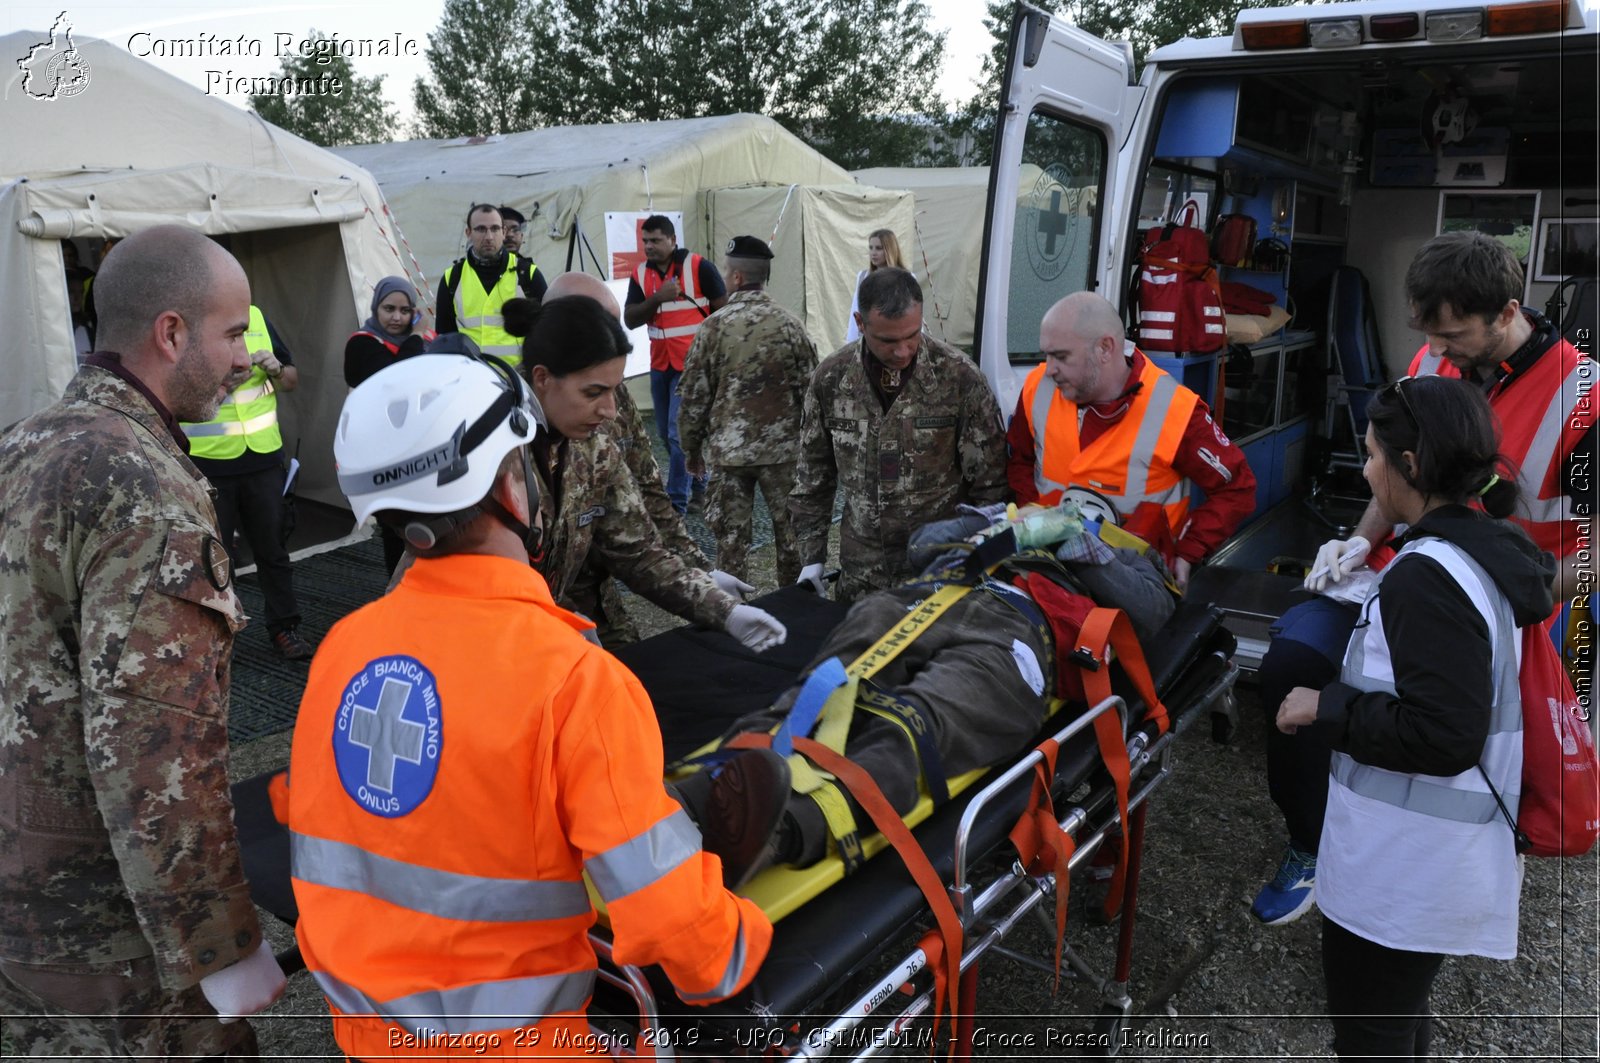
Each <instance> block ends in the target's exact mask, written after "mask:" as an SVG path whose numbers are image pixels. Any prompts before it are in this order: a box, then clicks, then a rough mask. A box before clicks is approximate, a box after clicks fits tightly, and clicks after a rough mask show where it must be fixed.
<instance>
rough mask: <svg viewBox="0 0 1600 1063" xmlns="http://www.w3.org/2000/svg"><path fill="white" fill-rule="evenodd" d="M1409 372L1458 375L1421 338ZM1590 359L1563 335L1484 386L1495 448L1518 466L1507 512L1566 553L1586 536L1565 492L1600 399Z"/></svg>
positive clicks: (1547, 546) (1546, 546)
mask: <svg viewBox="0 0 1600 1063" xmlns="http://www.w3.org/2000/svg"><path fill="white" fill-rule="evenodd" d="M1408 371H1409V373H1410V374H1411V375H1412V376H1443V377H1453V378H1456V379H1460V377H1461V370H1459V369H1457V368H1456V367H1455V366H1453V365H1451V364H1450V363H1449V362H1447V361H1445V360H1444V359H1443V358H1441V357H1439V356H1438V355H1436V354H1434V353H1433V352H1432V351H1431V350H1430V349H1429V347H1428V345H1427V344H1426V343H1425V344H1423V345H1422V347H1421V349H1419V350H1418V351H1417V353H1416V354H1415V355H1414V356H1413V357H1412V359H1411V368H1410V369H1409V370H1408ZM1594 379H1595V365H1594V362H1592V361H1590V360H1589V358H1588V357H1587V356H1586V355H1584V354H1582V353H1580V352H1579V351H1578V349H1577V348H1576V347H1574V346H1573V345H1572V344H1571V343H1568V342H1567V341H1566V340H1564V339H1558V340H1557V341H1556V342H1555V343H1554V344H1553V345H1552V346H1551V347H1550V348H1549V349H1547V350H1546V351H1545V352H1544V353H1543V354H1541V355H1540V356H1539V357H1538V358H1536V359H1534V361H1533V364H1532V365H1529V366H1528V367H1527V368H1526V369H1524V370H1522V371H1521V372H1518V373H1517V374H1515V375H1514V376H1512V377H1510V378H1509V379H1507V380H1505V381H1503V382H1501V383H1499V384H1496V385H1495V386H1494V387H1493V388H1491V389H1490V390H1489V392H1488V398H1489V406H1490V408H1492V409H1493V410H1494V414H1495V417H1496V418H1498V419H1499V421H1500V452H1501V453H1502V454H1504V455H1505V456H1506V457H1507V458H1509V459H1510V460H1511V462H1512V468H1514V469H1516V470H1517V487H1518V488H1519V489H1520V490H1521V492H1522V497H1521V498H1520V499H1519V500H1518V501H1517V508H1516V510H1515V511H1514V512H1513V513H1512V514H1511V519H1512V520H1514V521H1516V522H1517V523H1518V524H1520V525H1522V527H1523V528H1524V529H1525V530H1526V531H1527V533H1528V537H1529V538H1531V539H1532V540H1533V541H1534V542H1535V543H1537V544H1538V546H1539V549H1541V550H1548V551H1550V552H1551V553H1552V554H1554V555H1555V556H1556V557H1558V558H1561V557H1566V556H1567V555H1569V554H1571V553H1572V552H1573V551H1574V550H1576V549H1577V548H1578V546H1579V545H1581V544H1583V543H1584V542H1586V541H1587V540H1586V537H1585V536H1583V535H1580V534H1578V530H1577V529H1576V528H1575V527H1574V523H1573V518H1574V517H1575V516H1577V515H1578V514H1575V513H1574V507H1573V503H1572V499H1571V498H1569V497H1568V496H1567V493H1566V477H1565V475H1564V470H1565V468H1566V462H1567V456H1568V455H1569V454H1571V453H1572V451H1573V448H1575V447H1576V446H1577V445H1578V443H1579V442H1581V441H1582V439H1583V436H1584V433H1586V432H1588V431H1589V429H1590V428H1592V427H1593V426H1594V423H1595V404H1596V402H1597V401H1600V399H1597V397H1596V395H1595V394H1594V393H1592V392H1591V391H1590V390H1589V385H1590V384H1592V383H1593V382H1594Z"/></svg>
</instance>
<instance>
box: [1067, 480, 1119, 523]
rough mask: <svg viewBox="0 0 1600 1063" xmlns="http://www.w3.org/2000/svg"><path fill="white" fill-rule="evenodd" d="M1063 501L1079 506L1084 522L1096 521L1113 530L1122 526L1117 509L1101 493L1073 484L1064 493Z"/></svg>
mask: <svg viewBox="0 0 1600 1063" xmlns="http://www.w3.org/2000/svg"><path fill="white" fill-rule="evenodd" d="M1062 500H1063V501H1066V502H1071V503H1072V504H1073V505H1075V506H1077V507H1078V513H1079V515H1080V516H1082V517H1083V519H1084V520H1096V521H1099V522H1100V523H1101V524H1109V525H1111V526H1112V527H1113V528H1115V527H1120V526H1121V524H1122V521H1121V519H1119V518H1118V517H1117V507H1116V506H1114V505H1112V504H1111V500H1110V499H1109V498H1107V497H1106V496H1105V495H1103V494H1101V493H1100V492H1099V491H1094V490H1091V489H1089V488H1087V487H1079V486H1078V485H1077V484H1073V485H1072V486H1071V487H1069V488H1067V489H1066V491H1065V492H1063V493H1062Z"/></svg>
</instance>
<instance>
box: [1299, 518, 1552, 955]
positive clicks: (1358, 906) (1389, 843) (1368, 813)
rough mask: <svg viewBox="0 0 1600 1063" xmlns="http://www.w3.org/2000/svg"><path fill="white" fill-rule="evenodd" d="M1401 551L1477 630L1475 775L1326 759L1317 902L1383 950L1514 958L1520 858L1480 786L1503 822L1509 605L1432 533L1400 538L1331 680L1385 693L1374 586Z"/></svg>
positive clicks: (1511, 705)
mask: <svg viewBox="0 0 1600 1063" xmlns="http://www.w3.org/2000/svg"><path fill="white" fill-rule="evenodd" d="M1410 554H1420V555H1423V556H1425V557H1428V558H1431V559H1432V560H1434V561H1435V562H1437V563H1438V564H1439V565H1440V566H1441V567H1442V568H1444V570H1445V571H1446V572H1447V573H1449V575H1450V577H1451V578H1452V579H1454V580H1455V582H1456V583H1457V584H1458V585H1459V586H1460V587H1461V589H1462V591H1463V592H1464V593H1465V594H1466V596H1467V598H1468V599H1469V600H1470V601H1471V602H1472V604H1473V606H1474V607H1476V609H1477V611H1478V614H1479V615H1480V616H1482V617H1483V622H1484V623H1485V624H1486V625H1487V627H1488V631H1489V640H1490V646H1491V647H1492V648H1491V662H1490V669H1489V672H1490V681H1491V682H1492V684H1493V690H1492V691H1491V692H1490V693H1491V696H1492V698H1493V701H1492V709H1491V717H1490V722H1489V728H1488V730H1489V736H1488V739H1487V741H1486V742H1485V743H1484V747H1483V754H1482V756H1481V757H1480V759H1479V765H1481V767H1482V771H1480V770H1479V768H1478V767H1476V766H1475V767H1472V768H1469V769H1468V770H1466V771H1464V772H1462V773H1460V774H1459V775H1453V776H1448V777H1446V776H1441V775H1422V774H1417V773H1408V772H1398V771H1390V770H1388V769H1386V768H1379V767H1375V766H1373V765H1370V764H1363V763H1361V762H1359V761H1357V760H1356V759H1355V758H1353V757H1351V756H1350V755H1349V754H1347V753H1341V752H1335V753H1334V754H1333V758H1332V760H1331V761H1330V763H1329V781H1328V809H1327V813H1326V817H1325V819H1324V820H1323V828H1322V844H1321V846H1320V850H1319V854H1318V858H1317V904H1318V906H1319V907H1320V908H1321V909H1322V911H1323V913H1324V914H1325V915H1327V917H1328V918H1329V919H1332V920H1333V921H1334V922H1336V923H1338V924H1339V925H1341V926H1343V927H1345V928H1346V929H1348V930H1351V931H1353V932H1354V933H1357V934H1360V935H1361V936H1362V937H1365V938H1367V939H1368V940H1369V941H1375V942H1377V943H1378V944H1380V945H1385V946H1388V947H1389V948H1396V949H1405V950H1408V951H1413V952H1442V953H1449V954H1452V955H1463V954H1468V953H1470V954H1474V955H1481V956H1491V957H1494V958H1498V959H1514V958H1515V957H1516V952H1517V950H1516V940H1517V904H1518V895H1519V893H1520V891H1521V877H1522V871H1521V862H1520V861H1519V860H1518V858H1517V855H1516V851H1515V844H1514V842H1513V840H1512V833H1511V829H1510V827H1509V826H1508V825H1507V824H1506V821H1505V819H1504V818H1503V817H1502V815H1501V813H1500V809H1499V806H1498V805H1497V804H1496V802H1495V799H1494V796H1493V794H1491V793H1490V792H1489V787H1488V785H1487V783H1486V782H1485V780H1484V773H1487V774H1488V777H1489V779H1491V780H1493V782H1494V786H1495V789H1496V790H1498V791H1499V793H1500V797H1501V799H1502V800H1504V801H1505V803H1506V807H1507V809H1508V810H1509V811H1510V813H1511V815H1512V816H1513V817H1514V816H1515V815H1516V814H1517V802H1518V795H1519V794H1520V792H1521V790H1522V695H1521V688H1520V684H1519V681H1518V670H1519V666H1520V659H1521V650H1522V642H1521V638H1520V637H1519V634H1518V631H1517V628H1516V625H1515V622H1514V620H1513V618H1512V612H1511V605H1510V603H1509V602H1508V601H1507V600H1506V597H1505V595H1504V594H1503V593H1502V592H1501V591H1500V589H1499V588H1498V587H1497V586H1495V583H1494V580H1493V579H1492V578H1491V577H1490V576H1489V574H1488V573H1487V572H1485V571H1484V570H1483V569H1482V568H1481V567H1480V566H1479V565H1478V563H1477V562H1476V561H1474V560H1473V559H1472V558H1470V557H1468V556H1467V554H1466V553H1465V552H1464V551H1462V550H1461V549H1460V548H1458V547H1456V546H1454V545H1452V544H1450V543H1448V542H1446V541H1445V540H1443V539H1437V538H1425V539H1420V540H1418V541H1416V542H1412V543H1408V544H1407V545H1406V546H1405V548H1404V549H1402V550H1401V551H1400V553H1399V554H1397V555H1395V559H1394V560H1393V561H1391V562H1390V563H1389V565H1388V566H1387V567H1386V568H1385V569H1384V575H1383V576H1382V577H1380V582H1379V584H1378V587H1377V589H1376V590H1375V591H1374V592H1373V594H1372V596H1371V597H1370V598H1368V599H1367V603H1366V605H1365V606H1364V607H1363V610H1362V618H1361V622H1360V623H1359V624H1357V625H1356V628H1355V631H1354V633H1353V634H1352V635H1351V638H1350V645H1349V648H1348V649H1347V650H1346V652H1345V660H1344V670H1343V673H1342V674H1341V676H1340V679H1341V681H1343V682H1344V683H1346V684H1348V685H1349V686H1352V687H1355V688H1356V689H1357V690H1362V691H1369V692H1370V691H1384V692H1386V693H1389V694H1395V693H1396V691H1395V682H1394V666H1393V662H1392V659H1391V656H1390V649H1389V644H1388V641H1387V637H1386V634H1385V631H1384V621H1383V580H1384V579H1386V578H1387V576H1388V574H1389V573H1391V572H1393V571H1394V569H1395V567H1396V566H1398V565H1403V564H1407V563H1408V562H1407V556H1408V555H1410ZM1441 634H1442V636H1443V634H1444V633H1441Z"/></svg>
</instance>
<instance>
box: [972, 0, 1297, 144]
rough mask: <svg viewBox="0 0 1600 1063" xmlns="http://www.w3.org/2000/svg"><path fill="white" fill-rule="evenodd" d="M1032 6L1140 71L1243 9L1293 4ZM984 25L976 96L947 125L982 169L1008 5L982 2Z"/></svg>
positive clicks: (1193, 1) (1102, 1)
mask: <svg viewBox="0 0 1600 1063" xmlns="http://www.w3.org/2000/svg"><path fill="white" fill-rule="evenodd" d="M1031 2H1033V3H1034V5H1035V6H1037V7H1040V8H1043V9H1044V10H1047V11H1049V12H1051V13H1052V14H1056V15H1060V16H1061V17H1063V18H1065V19H1067V20H1068V21H1070V22H1072V23H1073V24H1074V25H1076V26H1078V27H1079V28H1080V29H1082V30H1084V31H1085V32H1087V33H1092V34H1094V35H1095V36H1096V37H1102V38H1104V39H1106V40H1108V41H1117V40H1125V41H1128V42H1130V43H1131V44H1132V45H1133V56H1134V63H1135V66H1136V67H1137V68H1142V67H1143V65H1144V60H1145V57H1146V56H1148V55H1149V54H1150V53H1151V52H1152V51H1154V50H1155V49H1156V48H1159V47H1161V46H1162V45H1163V44H1171V43H1172V42H1174V41H1178V40H1182V39H1183V38H1184V37H1217V36H1222V35H1225V34H1227V33H1230V32H1231V31H1232V29H1233V22H1234V19H1236V18H1238V17H1239V12H1240V11H1241V10H1243V9H1244V8H1247V7H1281V6H1283V5H1284V4H1287V3H1294V2H1298V0H1250V2H1248V3H1239V2H1237V0H1068V2H1059V0H1057V2H1051V0H1031ZM987 7H988V14H987V16H986V17H985V18H984V25H986V26H987V27H988V28H989V32H990V34H991V36H992V37H993V43H992V44H991V46H990V48H989V54H988V55H986V56H984V60H983V72H982V74H981V80H980V81H979V84H978V90H977V92H976V93H974V94H973V96H972V98H971V99H969V100H968V101H967V102H966V103H965V104H964V105H962V107H961V108H960V109H959V110H958V111H957V112H956V114H955V115H954V116H953V118H952V119H951V122H950V139H951V141H952V142H955V143H960V144H961V145H963V147H964V150H963V151H962V152H961V160H960V161H962V162H966V163H976V164H979V165H982V164H985V163H987V162H988V161H989V158H990V156H991V154H992V153H993V150H994V121H995V110H996V107H997V104H998V100H999V96H1000V74H1001V68H1002V66H1004V64H1005V57H1006V43H1007V41H1008V40H1009V39H1010V35H1011V19H1012V4H1011V3H1010V2H1009V0H988V4H987Z"/></svg>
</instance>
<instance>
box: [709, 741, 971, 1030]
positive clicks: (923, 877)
mask: <svg viewBox="0 0 1600 1063" xmlns="http://www.w3.org/2000/svg"><path fill="white" fill-rule="evenodd" d="M740 737H741V738H743V737H745V736H744V735H741V736H740ZM759 737H761V738H766V739H767V740H768V741H769V742H770V741H771V737H770V736H768V735H761V736H759ZM794 748H795V749H796V750H797V751H798V752H801V753H804V754H805V755H806V756H807V757H809V758H810V759H811V761H812V762H813V763H814V764H816V765H817V767H819V768H821V769H822V770H823V771H826V772H830V773H832V775H833V777H834V778H836V779H838V780H839V781H840V782H841V783H843V784H844V787H845V789H846V790H849V791H850V796H851V797H853V798H855V799H856V803H857V804H858V805H860V806H861V808H862V810H863V811H865V812H866V813H867V815H868V816H869V817H870V818H871V819H872V825H873V826H875V827H877V828H878V831H879V833H881V834H882V835H883V836H884V838H885V839H887V840H888V842H889V844H890V845H892V846H894V851H895V852H897V853H899V854H900V859H901V860H902V861H903V862H904V863H905V865H906V870H907V871H909V872H910V873H911V878H912V879H913V880H914V881H915V882H916V884H917V888H918V889H920V890H922V896H923V897H924V898H925V899H926V900H927V902H928V907H929V908H930V909H931V910H932V911H933V918H934V921H935V922H936V923H938V925H939V936H940V937H941V938H942V939H943V943H944V947H943V952H944V956H943V960H944V962H943V964H937V965H936V964H935V957H933V956H931V955H930V956H929V957H928V960H929V966H930V967H934V966H939V967H942V971H936V973H935V974H934V991H935V995H936V996H935V1010H934V1013H933V1030H934V1034H935V1036H937V1032H938V1029H939V1019H940V1018H941V1016H940V1013H939V1009H938V1004H939V1003H941V1001H939V1000H938V999H937V998H938V997H940V996H943V993H941V992H939V981H940V977H941V975H942V977H943V979H944V984H945V987H946V988H947V989H948V988H950V987H954V986H958V985H960V984H961V946H962V937H963V933H964V932H963V930H962V928H961V920H960V918H959V917H957V915H956V909H955V906H954V905H952V904H951V903H950V895H949V894H948V893H946V892H945V886H944V882H943V880H941V879H940V878H939V873H938V872H937V871H935V870H934V869H933V864H932V863H930V862H929V860H928V856H927V854H926V853H924V852H923V851H922V846H920V845H918V844H917V840H916V839H915V838H913V837H912V836H911V828H909V827H907V826H906V822H905V820H903V819H901V818H900V813H898V812H896V811H895V810H894V806H892V805H890V804H889V799H888V798H887V797H884V796H883V791H882V790H880V789H878V784H877V783H875V782H873V781H872V776H870V775H868V774H867V773H866V771H864V770H863V769H862V768H861V766H860V765H858V764H856V763H855V762H854V761H852V760H849V759H847V758H846V757H844V756H842V755H841V754H838V753H835V752H834V751H833V750H831V749H829V748H828V747H827V746H825V745H823V744H822V743H821V742H817V741H815V740H813V739H810V738H800V737H798V736H796V737H795V739H794ZM953 1026H954V1024H953V1023H952V1028H953ZM954 1051H955V1044H954V1042H953V1041H952V1043H951V1052H952V1053H954Z"/></svg>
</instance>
